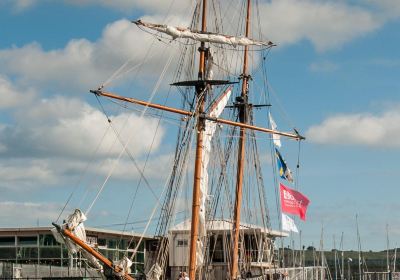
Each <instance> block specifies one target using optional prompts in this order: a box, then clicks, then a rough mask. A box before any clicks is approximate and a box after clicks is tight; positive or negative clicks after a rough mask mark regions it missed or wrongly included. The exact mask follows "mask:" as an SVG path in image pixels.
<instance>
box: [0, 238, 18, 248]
mask: <svg viewBox="0 0 400 280" xmlns="http://www.w3.org/2000/svg"><path fill="white" fill-rule="evenodd" d="M0 246H15V237H14V236H2V237H0Z"/></svg>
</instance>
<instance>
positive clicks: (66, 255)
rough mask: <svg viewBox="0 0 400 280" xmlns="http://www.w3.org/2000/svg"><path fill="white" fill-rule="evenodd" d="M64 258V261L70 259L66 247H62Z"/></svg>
mask: <svg viewBox="0 0 400 280" xmlns="http://www.w3.org/2000/svg"><path fill="white" fill-rule="evenodd" d="M62 257H63V259H68V258H69V255H68V250H67V248H66V247H65V246H63V247H62Z"/></svg>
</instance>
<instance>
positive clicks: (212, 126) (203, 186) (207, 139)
mask: <svg viewBox="0 0 400 280" xmlns="http://www.w3.org/2000/svg"><path fill="white" fill-rule="evenodd" d="M231 93H232V87H229V88H228V89H227V90H226V91H225V92H224V93H223V94H222V95H221V96H220V97H219V98H218V99H217V100H216V101H215V102H214V103H213V104H212V105H211V109H210V114H209V116H210V117H212V118H218V117H219V115H220V114H221V113H222V111H223V110H224V108H225V106H226V104H227V103H228V100H229V97H230V96H231ZM216 129H217V123H216V122H213V121H208V120H206V121H205V128H204V137H203V155H202V159H201V162H202V168H203V172H202V176H201V178H200V219H199V241H197V249H198V250H197V251H196V252H197V262H196V263H197V265H198V266H200V265H202V264H203V260H204V256H203V251H204V250H203V241H202V239H203V238H204V237H205V236H206V216H205V215H206V204H207V197H208V172H207V168H208V163H209V161H210V153H211V140H212V138H213V136H214V133H215V130H216Z"/></svg>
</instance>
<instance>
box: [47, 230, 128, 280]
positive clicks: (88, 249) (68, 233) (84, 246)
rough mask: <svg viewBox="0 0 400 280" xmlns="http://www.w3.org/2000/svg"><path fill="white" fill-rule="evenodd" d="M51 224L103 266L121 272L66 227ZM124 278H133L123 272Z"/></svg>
mask: <svg viewBox="0 0 400 280" xmlns="http://www.w3.org/2000/svg"><path fill="white" fill-rule="evenodd" d="M53 225H54V226H55V227H56V228H57V230H58V231H60V232H61V234H62V235H64V236H66V237H68V238H69V239H71V240H72V241H73V242H74V243H75V244H78V245H79V246H80V247H82V249H84V250H85V251H86V252H88V253H89V254H91V255H92V256H93V257H95V258H96V259H98V260H99V261H101V262H102V263H103V264H104V265H105V266H107V267H109V268H111V269H112V270H113V271H114V272H116V273H119V272H121V270H120V268H119V267H118V266H114V265H113V263H112V261H110V260H109V259H107V258H106V257H104V256H103V255H102V254H100V253H99V252H97V251H96V250H94V249H93V248H92V247H90V246H89V245H87V244H86V243H85V242H83V241H82V240H81V239H79V238H78V237H76V236H75V235H74V234H73V233H72V232H71V231H69V230H68V229H63V228H61V227H60V226H59V225H57V224H54V223H53ZM123 277H124V279H126V280H134V278H132V277H131V276H129V275H128V274H125V275H124V276H123Z"/></svg>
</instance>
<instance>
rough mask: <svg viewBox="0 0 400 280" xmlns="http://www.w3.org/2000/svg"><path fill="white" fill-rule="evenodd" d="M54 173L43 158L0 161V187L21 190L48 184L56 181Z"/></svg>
mask: <svg viewBox="0 0 400 280" xmlns="http://www.w3.org/2000/svg"><path fill="white" fill-rule="evenodd" d="M55 175H56V174H55V173H54V171H53V170H52V169H51V167H50V166H49V163H48V162H46V161H43V160H18V159H17V160H15V159H9V160H7V161H5V162H0V178H1V182H0V187H1V188H4V189H13V190H14V191H16V192H23V191H27V190H29V189H34V188H36V187H37V186H38V185H42V186H43V185H50V184H54V183H55V182H56V181H57V177H56V176H55Z"/></svg>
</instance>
